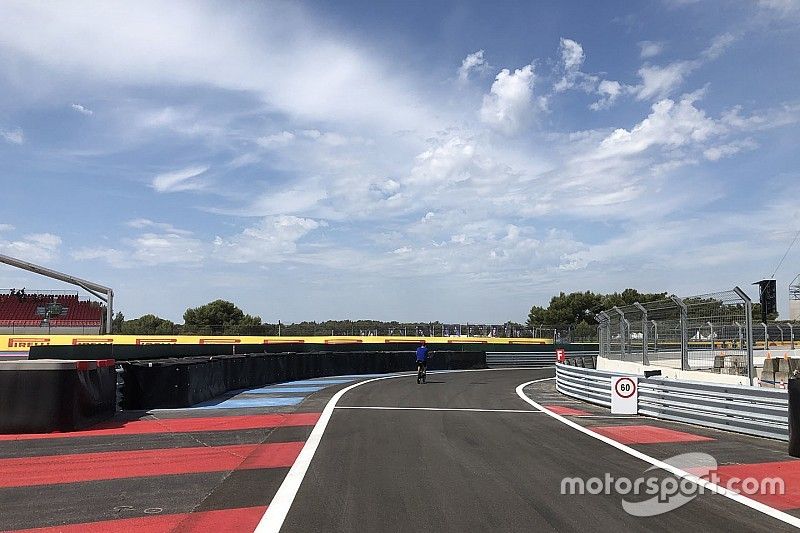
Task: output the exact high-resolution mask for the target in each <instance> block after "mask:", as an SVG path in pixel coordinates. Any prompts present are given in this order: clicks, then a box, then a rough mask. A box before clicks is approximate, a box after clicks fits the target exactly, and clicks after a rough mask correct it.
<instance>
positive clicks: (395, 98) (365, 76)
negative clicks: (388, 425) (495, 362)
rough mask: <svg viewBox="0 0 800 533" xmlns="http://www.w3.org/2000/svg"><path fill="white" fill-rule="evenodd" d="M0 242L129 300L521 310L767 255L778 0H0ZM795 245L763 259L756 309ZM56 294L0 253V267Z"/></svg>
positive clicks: (8, 278)
mask: <svg viewBox="0 0 800 533" xmlns="http://www.w3.org/2000/svg"><path fill="white" fill-rule="evenodd" d="M0 21H2V24H0V195H2V205H3V207H2V209H0V253H3V254H7V255H12V256H14V257H18V258H21V259H24V260H27V261H31V262H34V263H39V264H42V265H45V266H48V267H50V268H54V269H57V270H62V271H66V272H68V273H71V274H74V275H77V276H81V277H84V278H87V279H90V280H93V281H96V282H99V283H102V284H105V285H108V286H111V287H113V288H114V290H115V298H116V307H117V308H118V309H119V310H121V311H122V312H123V313H124V314H125V315H126V317H127V318H133V317H137V316H140V315H142V314H145V313H155V314H157V315H159V316H162V317H165V318H169V319H172V320H180V319H181V317H182V314H183V312H184V310H185V309H186V308H187V307H190V306H196V305H200V304H203V303H206V302H208V301H211V300H213V299H217V298H224V299H228V300H231V301H233V302H235V303H236V304H238V305H239V306H240V307H241V308H242V309H244V310H245V311H246V312H248V313H251V314H257V315H259V316H261V317H262V319H264V320H265V321H270V322H276V321H277V320H282V321H283V322H295V321H300V320H324V319H348V318H349V319H358V318H374V319H380V320H401V321H411V320H421V321H422V320H424V321H429V320H440V321H443V322H459V321H460V322H467V321H469V322H473V323H480V322H484V323H487V322H489V323H501V322H505V321H506V320H514V321H524V320H525V319H526V317H527V313H528V310H529V309H530V307H531V306H532V305H546V304H547V302H548V301H549V300H550V297H551V296H552V295H554V294H557V293H558V292H560V291H566V292H569V291H576V290H593V291H599V292H611V291H620V290H623V289H625V288H628V287H633V288H637V289H639V290H642V291H654V292H663V291H666V292H670V293H674V294H677V295H683V296H686V295H693V294H702V293H709V292H715V291H719V290H725V289H729V288H732V287H733V286H735V285H740V286H742V287H743V288H745V289H746V290H747V291H748V292H750V294H752V295H753V296H754V297H755V296H757V291H755V290H753V287H751V285H750V284H751V283H752V282H755V281H757V280H759V279H762V278H764V277H769V276H771V275H772V273H773V271H774V270H775V268H776V266H777V264H778V262H779V260H780V259H781V257H782V256H783V254H784V252H785V251H786V249H787V247H788V246H789V244H790V243H791V242H792V239H793V238H794V236H795V234H796V233H797V231H798V230H800V211H799V210H800V207H799V206H800V204H799V203H798V198H799V197H800V194H798V193H800V150H799V149H798V139H800V1H799V0H760V1H744V0H742V1H737V0H730V1H725V2H705V1H690V0H652V1H645V2H627V1H619V2H594V1H586V2H562V1H538V2H527V1H526V2H511V1H506V2H498V3H496V2H480V1H476V2H446V1H437V2H422V1H404V2H394V3H390V2H356V1H341V2H286V3H283V2H241V3H231V2H222V1H220V2H210V3H207V2H191V3H184V2H179V1H176V2H169V3H154V2H83V1H77V2H69V3H67V2H30V1H19V2H18V1H14V0H8V1H4V2H2V3H0ZM798 273H800V245H796V246H795V247H794V248H793V249H792V250H791V251H790V252H789V254H788V256H787V258H786V260H785V261H784V263H783V265H782V266H781V268H780V269H779V270H778V272H777V274H776V278H777V279H778V295H779V300H780V309H781V310H782V312H783V315H784V316H785V315H786V310H787V307H788V304H787V299H788V291H787V287H788V285H789V282H790V281H791V280H792V278H794V277H795V275H797V274H798ZM23 286H25V287H27V288H28V290H30V289H33V288H36V289H66V288H68V287H66V286H65V285H63V284H60V283H58V282H54V281H51V280H48V279H45V278H41V277H37V276H34V275H32V274H30V275H29V274H27V273H25V272H22V271H19V270H15V269H12V268H10V267H5V266H0V287H9V288H11V287H16V288H20V287H23Z"/></svg>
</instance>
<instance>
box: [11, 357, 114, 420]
mask: <svg viewBox="0 0 800 533" xmlns="http://www.w3.org/2000/svg"><path fill="white" fill-rule="evenodd" d="M116 410H117V374H116V370H115V368H114V361H113V360H102V361H9V362H0V433H50V432H53V431H75V430H78V429H83V428H87V427H89V426H92V425H94V424H97V423H98V422H101V421H103V420H107V419H109V418H112V417H113V416H114V413H115V412H116Z"/></svg>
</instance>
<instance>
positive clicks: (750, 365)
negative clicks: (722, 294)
mask: <svg viewBox="0 0 800 533" xmlns="http://www.w3.org/2000/svg"><path fill="white" fill-rule="evenodd" d="M733 290H734V291H735V292H736V294H737V295H738V296H739V298H741V299H742V301H743V302H744V316H745V332H746V333H747V379H749V380H750V384H751V385H752V384H753V380H754V379H755V377H756V369H755V366H754V362H753V302H752V300H750V297H749V296H747V294H745V293H744V291H743V290H742V289H740V288H739V287H734V288H733Z"/></svg>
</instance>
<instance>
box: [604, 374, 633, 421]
mask: <svg viewBox="0 0 800 533" xmlns="http://www.w3.org/2000/svg"><path fill="white" fill-rule="evenodd" d="M638 381H639V380H638V378H637V377H635V376H617V377H614V378H612V379H611V413H612V414H615V415H635V414H636V413H637V410H638V403H639V383H638Z"/></svg>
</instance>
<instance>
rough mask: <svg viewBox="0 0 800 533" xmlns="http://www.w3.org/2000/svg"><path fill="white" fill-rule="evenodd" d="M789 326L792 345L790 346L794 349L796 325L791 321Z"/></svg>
mask: <svg viewBox="0 0 800 533" xmlns="http://www.w3.org/2000/svg"><path fill="white" fill-rule="evenodd" d="M788 326H789V342H790V343H791V345H790V346H789V347H790V348H791V349H792V350H794V326H793V325H792V323H791V322H789V323H788Z"/></svg>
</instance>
